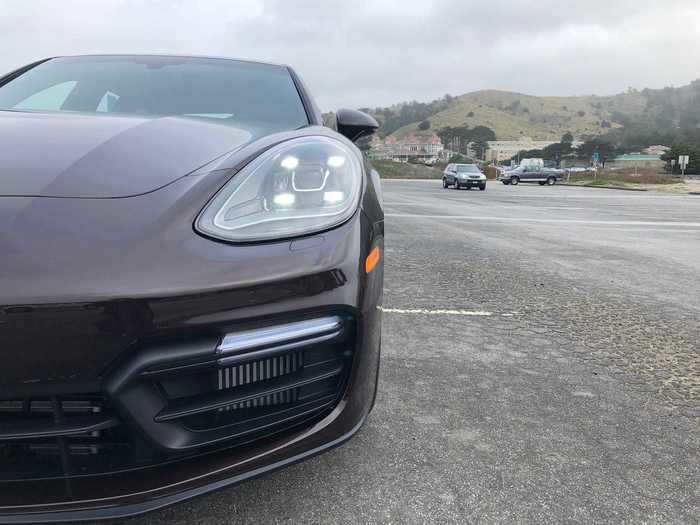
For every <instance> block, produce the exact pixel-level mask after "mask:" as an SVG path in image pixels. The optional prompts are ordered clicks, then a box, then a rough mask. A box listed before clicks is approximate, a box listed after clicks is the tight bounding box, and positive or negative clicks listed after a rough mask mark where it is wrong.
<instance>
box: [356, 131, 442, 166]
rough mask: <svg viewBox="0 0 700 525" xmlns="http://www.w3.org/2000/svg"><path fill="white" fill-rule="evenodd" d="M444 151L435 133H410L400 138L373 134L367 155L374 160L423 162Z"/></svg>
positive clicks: (433, 158)
mask: <svg viewBox="0 0 700 525" xmlns="http://www.w3.org/2000/svg"><path fill="white" fill-rule="evenodd" d="M444 152H445V147H444V146H443V144H442V141H441V140H440V137H438V136H437V135H435V134H433V135H427V136H426V135H415V134H410V135H407V136H406V137H404V138H403V139H400V140H399V139H396V138H395V137H393V136H389V137H387V138H386V140H381V139H380V138H379V137H377V136H376V135H375V136H374V138H373V139H372V142H371V144H370V151H369V157H370V158H371V159H375V160H388V159H390V160H395V161H400V162H407V161H409V160H415V161H420V162H425V161H428V160H438V159H440V158H441V157H442V156H443V154H444Z"/></svg>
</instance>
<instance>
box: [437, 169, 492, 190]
mask: <svg viewBox="0 0 700 525" xmlns="http://www.w3.org/2000/svg"><path fill="white" fill-rule="evenodd" d="M450 186H452V187H453V188H454V189H456V190H458V189H460V188H466V189H471V188H479V189H480V190H481V191H484V190H485V189H486V175H484V174H483V172H482V171H481V169H479V166H477V165H476V164H448V165H447V167H446V168H445V171H444V172H443V173H442V187H443V188H448V187H450Z"/></svg>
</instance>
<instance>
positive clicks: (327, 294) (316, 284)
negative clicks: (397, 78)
mask: <svg viewBox="0 0 700 525" xmlns="http://www.w3.org/2000/svg"><path fill="white" fill-rule="evenodd" d="M57 86H58V88H57ZM107 99H110V100H111V102H108V103H103V101H105V100H107ZM377 127H378V126H377V122H376V121H375V120H374V119H373V118H372V117H370V116H369V115H366V114H365V113H362V112H359V111H354V110H339V111H338V112H337V113H336V117H335V119H334V122H333V128H332V129H331V128H328V127H323V126H322V117H321V113H320V111H318V109H317V106H316V104H315V103H314V101H313V99H312V98H311V95H310V94H309V92H308V90H307V88H306V87H305V86H304V84H303V83H302V82H301V80H300V79H299V77H298V76H297V75H296V73H295V72H294V71H293V70H292V69H290V68H289V67H287V66H282V65H273V64H262V63H255V62H246V61H239V60H228V59H221V58H190V57H171V56H90V57H65V58H52V59H49V60H45V61H41V62H37V63H34V64H31V65H29V66H26V67H25V68H22V69H20V70H18V71H15V72H13V73H11V74H9V75H7V76H4V77H0V151H1V152H2V155H1V156H2V176H1V177H0V254H1V256H0V291H1V293H0V371H1V372H0V474H1V475H0V523H29V522H32V523H34V522H59V521H60V522H70V523H75V522H78V521H86V520H90V521H92V520H95V519H105V518H115V517H124V516H130V515H134V514H140V513H143V512H146V511H149V510H153V509H157V508H160V507H163V506H165V505H169V504H173V503H176V502H178V501H181V500H184V499H188V498H192V497H194V496H198V495H201V494H204V493H206V492H209V491H212V490H215V489H220V488H223V487H225V486H228V485H232V484H235V483H238V482H241V481H243V480H246V479H249V478H252V477H257V476H260V475H261V474H263V473H265V472H269V471H272V470H275V469H278V468H281V467H284V466H286V465H292V464H294V463H296V462H298V461H301V460H303V459H306V458H309V457H312V456H314V455H316V454H319V453H321V452H324V451H326V450H329V449H331V448H333V447H335V446H337V445H339V444H341V443H343V442H345V441H346V440H348V439H350V438H351V437H352V436H353V435H354V434H355V433H356V432H357V431H358V430H359V429H360V427H361V426H362V424H363V422H364V421H365V419H366V418H367V416H368V414H369V412H370V410H371V408H372V405H373V403H374V399H375V392H376V386H377V378H378V369H379V347H380V323H381V312H380V310H379V308H378V306H379V305H380V304H381V296H382V283H383V275H384V273H383V262H382V261H383V254H382V251H383V238H384V214H383V208H382V202H381V189H380V187H379V177H378V175H377V174H376V172H374V171H373V170H372V167H371V166H370V164H369V163H368V162H367V161H366V160H364V159H363V155H362V153H361V151H360V150H359V149H358V148H357V146H356V145H355V143H354V141H355V140H357V139H359V138H360V137H363V136H365V135H367V134H370V133H372V132H373V131H375V130H376V129H377ZM321 465H322V464H317V465H316V466H317V467H319V466H321ZM260 497H261V501H262V500H264V496H262V495H261V496H260ZM250 504H251V505H258V504H259V502H258V501H251V502H250Z"/></svg>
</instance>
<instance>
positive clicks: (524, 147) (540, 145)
mask: <svg viewBox="0 0 700 525" xmlns="http://www.w3.org/2000/svg"><path fill="white" fill-rule="evenodd" d="M557 142H558V141H556V140H532V139H531V138H530V137H523V138H522V139H520V140H491V141H489V142H488V150H486V160H487V161H491V162H505V161H508V160H510V159H511V158H513V157H514V156H516V155H517V154H518V153H519V152H521V151H528V150H531V149H544V148H546V147H547V146H549V145H551V144H556V143H557Z"/></svg>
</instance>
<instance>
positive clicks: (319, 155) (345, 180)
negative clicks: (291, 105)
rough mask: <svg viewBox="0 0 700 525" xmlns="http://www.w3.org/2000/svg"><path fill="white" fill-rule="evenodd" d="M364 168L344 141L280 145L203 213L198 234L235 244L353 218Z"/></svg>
mask: <svg viewBox="0 0 700 525" xmlns="http://www.w3.org/2000/svg"><path fill="white" fill-rule="evenodd" d="M361 190H362V165H361V164H360V160H359V159H358V157H357V155H356V154H355V153H354V152H353V151H352V150H351V149H350V148H349V147H347V146H346V145H345V144H343V143H342V142H340V141H337V140H334V139H331V138H327V137H304V138H299V139H294V140H290V141H288V142H284V143H282V144H279V145H277V146H275V147H273V148H271V149H269V150H268V151H266V152H265V153H263V154H262V155H260V156H259V157H258V158H257V159H255V160H254V161H253V162H251V163H250V164H249V165H248V166H246V167H245V168H244V169H243V170H241V172H240V173H237V174H236V175H235V176H234V177H233V178H232V179H231V180H230V181H229V182H228V184H226V186H224V187H223V189H222V190H221V191H219V193H218V194H217V195H216V197H214V199H213V200H212V201H211V202H210V203H209V204H208V205H207V207H206V208H204V210H203V211H202V213H201V214H200V216H199V218H198V219H197V222H196V227H197V229H198V230H199V231H201V232H202V233H204V234H206V235H211V236H212V237H217V238H219V239H224V240H229V241H234V242H250V241H261V240H270V239H283V238H286V237H295V236H299V235H304V234H308V233H313V232H316V231H321V230H325V229H328V228H331V227H333V226H336V225H338V224H340V223H341V222H343V221H345V220H347V219H348V218H350V217H351V216H352V214H353V213H355V210H356V209H357V206H358V202H359V199H360V193H361Z"/></svg>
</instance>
